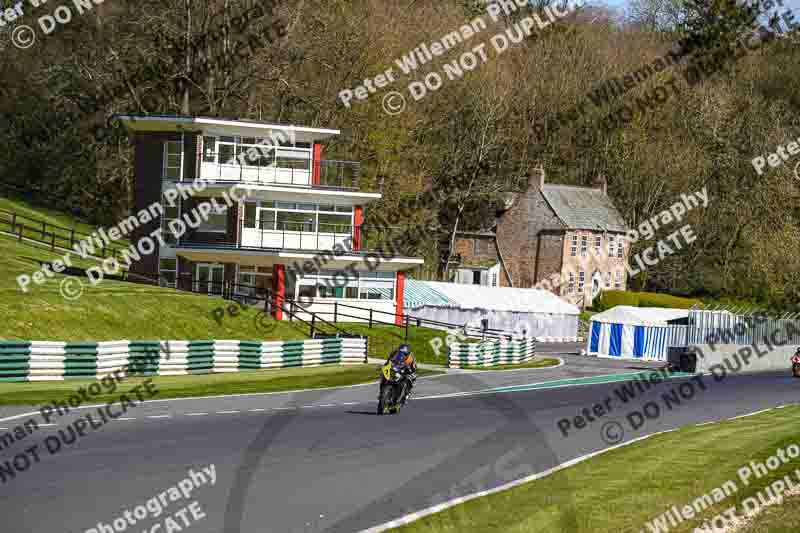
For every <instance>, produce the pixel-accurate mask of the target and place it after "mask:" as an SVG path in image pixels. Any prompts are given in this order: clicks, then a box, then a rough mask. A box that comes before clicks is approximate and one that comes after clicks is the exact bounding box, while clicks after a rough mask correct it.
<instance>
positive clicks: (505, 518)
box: [396, 407, 800, 533]
mask: <svg viewBox="0 0 800 533" xmlns="http://www.w3.org/2000/svg"><path fill="white" fill-rule="evenodd" d="M799 425H800V407H787V408H785V409H778V410H773V411H770V412H767V413H763V414H760V415H756V416H751V417H747V418H743V419H738V420H730V421H726V422H721V423H716V424H711V425H705V426H699V427H698V426H692V427H687V428H684V429H681V430H678V431H673V432H670V433H666V434H663V435H658V436H656V437H652V438H650V439H647V440H644V441H641V442H638V443H636V444H632V445H629V446H626V447H624V448H620V449H618V450H614V451H612V452H608V453H605V454H603V455H600V456H598V457H595V458H592V459H590V460H588V461H586V462H584V463H580V464H578V465H575V466H573V467H570V468H568V469H565V470H562V471H560V472H557V473H555V474H553V475H551V476H548V477H546V478H543V479H540V480H538V481H534V482H531V483H527V484H525V485H521V486H519V487H516V488H514V489H511V490H508V491H505V492H501V493H497V494H493V495H491V496H487V497H484V498H479V499H476V500H472V501H470V502H467V503H464V504H462V505H459V506H457V507H453V508H451V509H449V510H447V511H444V512H441V513H438V514H435V515H431V516H429V517H427V518H424V519H422V520H420V521H418V522H415V523H413V524H409V525H408V526H405V527H402V528H399V529H397V530H396V531H402V532H414V533H422V532H426V533H427V532H430V533H433V532H436V533H446V532H459V533H461V532H498V533H499V532H504V533H505V532H510V533H523V532H525V533H528V532H532V531H536V532H553V533H556V532H562V531H569V532H570V533H583V532H586V533H597V532H615V533H616V532H640V531H654V530H653V529H651V528H649V527H648V525H647V524H648V522H651V521H652V520H653V519H656V518H658V517H659V516H661V515H662V514H663V513H665V512H666V511H667V510H669V509H671V508H672V507H673V506H675V507H676V508H677V509H683V508H684V507H685V506H686V505H693V502H694V501H695V499H697V498H700V497H702V496H703V495H705V494H708V493H710V492H711V491H712V490H713V489H715V488H718V487H722V486H723V484H725V483H726V482H727V481H733V482H734V483H735V486H736V490H735V491H730V492H729V496H728V497H726V498H725V499H722V500H719V501H718V502H717V503H713V502H712V505H711V506H710V507H707V508H705V509H701V512H700V513H699V514H697V515H696V517H695V518H694V519H689V520H686V521H684V522H682V523H679V524H678V525H677V526H675V527H673V526H672V525H669V524H668V525H669V527H668V529H661V531H669V532H670V533H673V532H691V531H693V530H694V528H696V527H701V526H702V525H703V521H704V520H710V519H712V518H714V517H715V516H716V515H718V514H719V513H722V512H723V511H725V510H726V509H728V508H730V507H732V506H734V505H735V506H737V512H739V513H744V511H743V510H742V509H743V507H742V502H743V501H744V500H745V499H746V498H749V497H753V496H755V495H756V494H757V493H758V492H759V491H763V490H764V489H765V487H766V486H767V485H768V484H770V483H771V482H773V481H775V480H778V479H781V478H782V477H783V476H787V475H791V476H792V479H793V480H795V481H798V477H797V475H795V474H794V470H795V469H796V468H800V458H798V459H795V460H793V461H791V462H789V463H787V464H782V465H781V466H780V467H779V468H777V469H775V470H773V471H771V472H770V473H769V474H768V475H766V476H764V477H762V478H760V479H755V477H753V478H752V479H751V480H750V481H749V484H746V483H744V482H742V481H741V480H740V478H739V477H738V475H737V471H738V470H739V469H740V468H742V467H743V466H745V465H747V464H749V462H750V461H758V462H765V461H766V459H767V458H769V457H770V456H773V455H775V454H776V452H777V450H779V449H785V448H786V447H787V446H789V445H790V444H794V443H798V444H800V429H799V427H800V426H799ZM794 501H795V502H796V501H797V500H794ZM781 507H782V508H783V509H782V511H781V509H780V508H768V509H767V510H766V511H765V512H764V514H763V515H758V516H756V517H755V519H754V522H753V523H752V525H751V526H750V529H747V530H746V532H747V533H757V532H758V533H761V532H767V531H770V532H775V531H785V532H789V531H797V527H798V524H800V520H799V519H796V518H795V517H794V516H793V515H794V507H793V506H792V505H791V502H788V503H787V502H785V503H784V504H783V506H781ZM787 515H792V516H787ZM773 528H774V529H773Z"/></svg>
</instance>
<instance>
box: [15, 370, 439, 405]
mask: <svg viewBox="0 0 800 533" xmlns="http://www.w3.org/2000/svg"><path fill="white" fill-rule="evenodd" d="M379 368H380V367H379V366H377V365H359V366H338V365H336V366H323V367H314V368H290V369H279V370H254V371H249V372H240V373H237V374H205V375H197V376H154V377H153V378H151V379H152V380H153V383H154V384H155V386H156V388H157V389H158V394H157V395H156V396H154V397H153V398H151V399H154V400H163V399H167V398H187V397H193V396H217V395H225V394H248V393H263V392H282V391H291V390H300V389H320V388H325V387H342V386H346V385H357V384H359V383H371V382H373V381H374V382H377V381H378V377H379V374H380V371H379ZM441 373H442V372H437V371H433V370H423V369H420V371H419V372H418V375H419V376H430V375H436V374H441ZM145 379H147V378H129V379H126V380H125V381H123V382H122V383H120V384H119V386H118V388H117V390H116V391H115V392H114V393H112V394H102V395H99V396H95V397H93V399H92V400H91V403H92V404H94V403H103V402H107V401H110V400H113V399H118V398H119V396H120V394H122V393H124V392H126V391H129V390H130V389H132V388H133V387H135V386H137V385H139V384H140V383H142V382H143V381H144V380H145ZM92 383H97V382H96V381H84V380H74V381H73V380H70V381H57V382H35V383H0V405H40V404H45V403H50V402H53V401H55V400H59V401H62V402H63V401H66V400H67V398H69V396H70V395H71V394H73V393H74V391H76V390H78V389H79V388H80V387H83V386H88V385H90V384H92Z"/></svg>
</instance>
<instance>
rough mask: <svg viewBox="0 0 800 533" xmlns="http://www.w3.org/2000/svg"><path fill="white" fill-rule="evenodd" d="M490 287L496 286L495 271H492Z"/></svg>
mask: <svg viewBox="0 0 800 533" xmlns="http://www.w3.org/2000/svg"><path fill="white" fill-rule="evenodd" d="M492 287H497V272H492Z"/></svg>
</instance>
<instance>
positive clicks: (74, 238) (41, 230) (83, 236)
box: [0, 208, 122, 258]
mask: <svg viewBox="0 0 800 533" xmlns="http://www.w3.org/2000/svg"><path fill="white" fill-rule="evenodd" d="M0 213H2V214H6V215H11V217H10V218H11V220H10V221H9V220H6V219H3V218H2V217H0V224H7V225H8V226H9V227H10V228H11V233H13V234H17V238H18V239H19V240H22V239H23V238H25V239H29V240H32V241H35V242H39V243H41V244H47V245H50V249H51V250H55V248H56V239H58V240H59V241H63V245H62V243H61V242H59V243H58V246H59V247H60V248H64V249H69V248H74V247H75V244H76V243H78V242H80V241H82V240H87V239H88V240H90V241H91V242H92V244H93V245H94V244H99V245H100V246H96V249H99V250H102V252H103V253H102V257H103V258H106V257H109V255H107V254H106V250H108V251H110V252H111V256H110V257H115V256H117V255H118V254H119V253H120V251H121V250H122V249H121V248H116V247H114V246H104V245H103V243H102V242H98V240H97V239H94V240H93V239H92V236H91V235H89V234H87V233H83V232H80V231H75V229H74V228H65V227H63V226H59V225H57V224H52V223H50V222H47V221H46V220H42V219H37V218H33V217H29V216H26V215H21V214H19V213H17V212H16V211H9V210H7V209H2V208H0ZM20 219H24V220H27V221H30V222H33V223H36V224H37V226H40V227H33V226H28V225H26V224H24V223H21V222H18V220H20ZM16 228H19V232H17V231H15V230H16ZM48 228H49V229H51V230H63V231H64V232H66V233H69V235H68V236H66V235H59V234H58V233H56V232H55V231H47V230H48ZM26 229H27V230H30V231H31V232H33V233H35V234H38V235H39V236H40V238H36V237H35V236H32V235H27V236H26V235H24V230H26ZM45 235H48V236H50V239H49V240H45ZM67 242H69V246H67V245H66V243H67ZM97 255H98V256H99V255H100V254H97Z"/></svg>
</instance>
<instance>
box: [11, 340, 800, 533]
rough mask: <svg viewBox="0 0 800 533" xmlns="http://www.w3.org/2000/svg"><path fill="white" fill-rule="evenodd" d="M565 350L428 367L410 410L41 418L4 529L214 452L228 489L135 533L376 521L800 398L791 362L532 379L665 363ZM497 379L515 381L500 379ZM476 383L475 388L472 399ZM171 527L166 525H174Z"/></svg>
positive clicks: (225, 409) (145, 484)
mask: <svg viewBox="0 0 800 533" xmlns="http://www.w3.org/2000/svg"><path fill="white" fill-rule="evenodd" d="M564 359H565V361H566V363H567V364H566V365H564V366H561V367H558V368H550V369H540V370H517V371H512V372H479V373H457V374H448V375H445V376H437V377H432V378H426V379H421V380H420V381H419V382H418V386H417V389H416V390H415V398H414V400H412V402H411V403H410V404H409V405H408V406H407V408H406V409H405V410H404V411H403V412H402V413H401V414H400V415H399V416H383V417H381V416H376V415H374V410H375V396H376V393H377V387H376V386H375V385H374V384H369V385H363V386H355V387H349V388H342V389H328V390H319V391H305V392H296V393H279V394H266V395H245V396H237V397H227V398H202V399H185V400H166V401H158V402H148V403H146V404H143V405H141V406H139V407H137V408H136V409H134V410H131V411H130V412H129V413H127V414H126V417H125V418H130V420H117V421H113V422H109V423H108V424H107V425H105V426H103V427H102V428H100V429H97V430H93V431H89V432H87V434H86V435H85V436H84V437H82V438H79V439H78V440H77V441H76V442H75V443H74V444H72V445H68V446H64V447H63V449H62V450H61V451H59V452H58V453H55V454H50V453H48V452H47V451H46V447H45V444H44V439H45V438H46V437H47V436H51V435H56V434H57V433H56V432H57V431H58V430H62V431H64V430H65V428H66V426H67V425H68V424H69V422H70V420H69V419H68V418H67V417H65V418H63V419H60V420H59V421H58V426H54V427H41V428H40V429H39V430H38V431H36V432H34V433H33V434H32V435H30V436H28V437H27V438H25V439H23V440H20V441H18V442H16V443H14V444H11V445H10V446H7V447H5V449H2V450H0V463H4V462H5V461H13V458H14V456H15V455H16V454H19V453H24V452H23V450H24V449H25V448H27V447H30V446H33V445H34V444H36V445H38V447H39V449H40V450H41V451H40V459H41V460H40V462H39V463H33V464H32V465H31V466H30V467H29V468H28V469H27V470H25V471H24V472H20V473H18V475H17V477H16V478H14V479H8V480H6V482H5V483H2V484H0V511H2V516H3V528H2V529H3V531H8V532H14V533H18V532H56V531H66V532H85V531H90V530H91V528H96V530H97V531H101V530H102V528H98V522H102V523H104V524H111V523H112V522H113V520H114V519H115V518H119V517H121V516H123V513H124V511H125V510H126V509H133V508H134V507H135V506H136V505H138V504H143V503H145V502H146V501H147V500H148V499H150V498H153V497H155V496H157V495H158V494H159V493H161V492H162V491H164V490H165V489H167V488H168V487H170V486H173V485H175V484H177V483H178V482H179V481H180V480H181V479H183V478H184V477H186V476H187V471H188V470H189V469H190V468H193V469H194V470H195V471H197V470H200V469H202V468H203V467H208V466H209V465H211V464H213V465H214V467H215V472H216V476H217V479H216V483H215V485H214V486H208V485H207V486H203V487H200V488H197V489H196V490H195V492H194V493H193V494H192V496H191V498H190V499H188V500H183V501H178V502H174V503H172V504H170V505H169V506H168V507H167V508H166V509H165V510H164V511H163V513H164V514H162V515H161V516H159V517H158V518H155V517H153V516H148V517H147V518H146V519H143V520H142V521H138V522H137V523H136V524H135V525H130V523H129V524H128V525H126V526H125V528H124V529H123V530H124V531H135V532H137V533H138V532H143V531H148V532H150V531H151V530H152V529H151V528H152V527H153V525H154V524H156V523H159V522H162V523H163V521H164V520H165V518H166V517H167V516H171V515H172V513H174V512H176V511H179V510H180V509H181V508H183V507H185V506H186V505H187V504H188V503H190V502H191V501H197V502H198V505H199V506H200V507H201V508H202V512H203V513H204V515H205V516H204V518H201V519H198V520H197V521H191V522H192V523H191V525H190V526H188V527H187V526H185V523H184V522H181V521H178V520H177V519H176V523H178V524H180V525H181V526H183V527H182V528H181V529H173V531H187V532H192V533H195V532H196V533H201V532H226V533H228V532H231V533H232V532H239V531H241V532H273V531H274V532H287V533H295V532H296V533H301V532H306V533H311V532H322V531H324V532H353V531H361V530H363V529H366V528H369V527H372V526H375V525H377V524H380V523H383V522H386V521H388V520H391V519H395V518H397V517H400V516H402V515H404V514H406V513H410V512H413V511H417V510H420V509H423V508H427V507H430V506H432V505H435V504H438V503H441V502H443V501H446V500H449V499H452V498H454V497H457V496H461V495H465V494H470V493H474V492H476V491H480V490H484V489H488V488H491V487H494V486H497V485H501V484H503V483H505V482H508V481H511V480H513V479H518V478H520V477H524V476H526V475H529V474H532V473H535V472H540V471H542V470H545V469H547V468H550V467H552V466H555V465H557V464H560V463H562V462H564V461H567V460H570V459H573V458H576V457H579V456H582V455H585V454H587V453H590V452H594V451H597V450H602V449H604V448H606V447H608V446H609V443H616V442H624V441H626V440H630V439H633V438H636V437H639V436H642V435H645V434H649V433H654V432H658V431H664V430H667V429H672V428H677V427H681V426H685V425H690V424H697V423H704V422H709V421H714V420H721V419H726V418H731V417H735V416H739V415H743V414H747V413H751V412H754V411H757V410H761V409H766V408H770V407H776V406H780V405H785V404H791V403H794V402H796V401H797V400H796V399H797V398H798V394H800V380H794V379H792V378H791V377H790V376H789V372H788V371H787V372H786V373H782V374H775V373H769V374H758V375H741V376H729V377H727V378H726V379H725V380H724V381H721V382H717V381H715V380H714V379H713V378H712V377H711V376H705V377H702V378H701V377H693V378H690V377H682V378H677V379H674V380H670V381H667V382H663V383H660V384H657V385H650V386H649V388H648V387H644V386H642V389H643V390H644V392H638V391H637V394H636V398H635V399H628V401H627V402H624V401H623V400H622V399H621V398H620V396H619V395H618V393H619V392H620V389H621V387H625V385H622V384H621V383H619V382H618V383H597V384H586V385H580V386H562V387H559V388H548V389H537V390H518V389H525V387H524V385H527V384H531V383H541V382H545V381H553V380H562V379H564V378H576V377H589V376H597V375H607V374H621V373H631V372H638V371H641V370H642V369H644V368H652V367H653V365H643V364H639V363H630V362H621V361H609V360H598V359H593V358H583V357H578V356H564ZM497 387H510V388H511V390H513V392H493V391H491V390H487V389H494V388H497ZM630 387H633V385H632V384H631V383H628V384H627V388H630ZM631 390H633V389H631ZM476 391H483V392H477V393H475V392H476ZM465 392H471V393H475V394H467V395H458V394H459V393H465ZM454 394H455V396H454ZM663 395H667V396H669V397H671V398H679V399H680V400H681V401H680V404H678V405H675V404H674V402H673V404H671V406H670V407H671V408H667V406H666V404H665V400H664V398H663ZM647 402H654V403H655V404H656V405H659V406H660V411H661V413H660V416H657V417H655V418H654V419H648V420H646V421H645V423H644V424H643V425H642V427H639V428H636V429H634V428H632V427H631V423H630V418H629V416H628V415H629V413H630V412H633V411H639V410H641V409H642V406H643V405H644V404H645V403H647ZM598 403H599V404H602V405H605V406H606V409H607V408H608V407H610V408H611V412H610V413H608V414H606V415H604V416H602V417H593V418H595V419H594V421H592V422H588V420H587V425H586V426H585V427H583V428H580V429H576V428H575V427H572V428H571V429H570V430H569V431H568V435H567V436H564V435H563V433H562V432H561V430H560V429H559V427H558V422H559V420H563V419H565V418H571V419H573V422H574V417H575V416H578V415H580V414H581V411H582V410H583V409H584V408H588V409H589V410H590V411H591V410H592V409H593V406H594V405H595V404H598ZM27 411H31V409H27V410H26V409H25V408H14V409H3V411H2V413H0V427H4V428H11V429H13V427H14V425H16V424H20V423H22V422H23V421H24V420H26V417H25V416H24V413H25V412H27ZM650 412H651V414H652V412H653V411H652V408H651V411H650ZM590 414H591V413H590ZM14 416H18V418H15V419H11V420H9V417H14ZM563 424H564V423H563V422H562V425H563ZM573 426H574V424H573ZM575 490H579V487H575ZM565 512H567V510H565ZM184 516H185V515H184ZM134 520H135V519H134ZM112 531H120V530H119V529H117V530H112ZM156 531H158V532H159V533H163V532H164V531H166V526H163V527H162V529H156Z"/></svg>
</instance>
